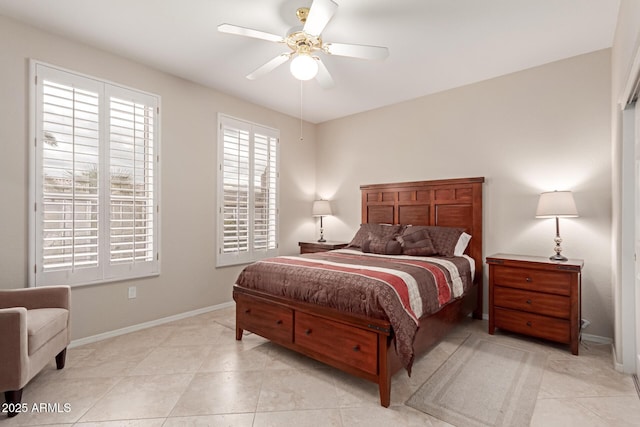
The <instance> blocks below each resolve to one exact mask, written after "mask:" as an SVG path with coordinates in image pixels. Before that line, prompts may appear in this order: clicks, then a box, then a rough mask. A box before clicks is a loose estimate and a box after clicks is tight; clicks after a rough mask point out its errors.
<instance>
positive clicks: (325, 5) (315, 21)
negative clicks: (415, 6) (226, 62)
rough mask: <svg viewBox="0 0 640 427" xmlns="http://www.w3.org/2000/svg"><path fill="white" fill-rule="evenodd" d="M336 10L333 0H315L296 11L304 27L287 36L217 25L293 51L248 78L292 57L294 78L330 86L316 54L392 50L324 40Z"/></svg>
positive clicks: (365, 55)
mask: <svg viewBox="0 0 640 427" xmlns="http://www.w3.org/2000/svg"><path fill="white" fill-rule="evenodd" d="M337 9H338V5H337V4H336V3H335V2H333V1H332V0H314V1H313V3H312V4H311V7H310V8H307V7H301V8H299V9H298V10H297V11H296V16H297V17H298V19H299V20H300V22H301V23H302V26H297V27H293V28H291V29H290V30H289V31H288V32H287V34H286V35H285V36H284V37H282V36H278V35H276V34H271V33H266V32H264V31H259V30H254V29H251V28H245V27H240V26H237V25H232V24H221V25H218V31H220V32H222V33H228V34H236V35H240V36H246V37H253V38H256V39H262V40H268V41H272V42H276V43H283V44H286V45H287V46H288V47H289V49H290V50H291V51H290V52H284V53H281V54H280V55H278V56H276V57H275V58H273V59H271V60H270V61H268V62H267V63H266V64H264V65H262V66H260V67H258V68H257V69H255V70H254V71H253V72H251V73H249V74H248V75H247V78H248V79H250V80H255V79H257V78H258V77H260V76H263V75H265V74H267V73H269V72H270V71H273V70H274V69H276V68H277V67H279V66H280V65H282V64H284V63H285V62H287V61H288V60H289V59H291V64H290V69H291V74H293V76H294V77H295V78H297V79H298V80H310V79H312V78H314V77H315V78H316V80H317V81H318V83H319V84H320V86H321V87H323V88H330V87H332V86H333V84H334V83H333V78H332V77H331V74H330V73H329V70H327V67H326V66H325V65H324V63H323V62H322V60H321V59H320V57H319V56H318V55H317V54H318V53H323V54H327V55H337V56H348V57H352V58H360V59H379V60H381V59H385V58H386V57H387V56H388V55H389V50H388V49H387V48H386V47H381V46H367V45H357V44H345V43H325V42H324V41H323V40H322V37H321V33H322V30H324V28H325V26H326V25H327V24H328V23H329V21H330V20H331V18H332V17H333V15H334V14H335V12H336V10H337Z"/></svg>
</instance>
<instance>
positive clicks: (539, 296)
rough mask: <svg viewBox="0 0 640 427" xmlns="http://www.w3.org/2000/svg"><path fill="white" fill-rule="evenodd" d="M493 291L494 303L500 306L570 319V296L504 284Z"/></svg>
mask: <svg viewBox="0 0 640 427" xmlns="http://www.w3.org/2000/svg"><path fill="white" fill-rule="evenodd" d="M493 292H494V294H493V303H494V304H495V305H496V306H498V307H504V308H512V309H515V310H523V311H528V312H530V313H537V314H542V315H546V316H553V317H558V318H561V319H569V316H570V314H571V299H570V298H569V297H565V296H561V295H552V294H544V293H540V292H532V291H525V290H521V289H514V288H505V287H502V286H496V287H495V288H494V290H493Z"/></svg>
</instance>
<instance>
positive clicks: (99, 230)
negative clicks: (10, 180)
mask: <svg viewBox="0 0 640 427" xmlns="http://www.w3.org/2000/svg"><path fill="white" fill-rule="evenodd" d="M32 74H33V79H32V84H33V98H32V103H33V106H32V112H33V113H32V114H33V116H32V131H33V134H34V138H33V146H32V151H31V198H32V201H33V216H32V218H31V221H30V226H31V234H32V239H30V241H31V247H30V255H31V258H32V259H33V271H32V274H31V285H33V286H45V285H54V284H69V285H78V284H89V283H99V282H106V281H113V280H122V279H129V278H133V277H142V276H148V275H154V274H158V273H159V268H160V266H159V204H158V198H157V195H158V194H159V175H158V172H159V160H160V158H159V132H158V130H159V102H160V100H159V97H157V96H155V95H150V94H147V93H143V92H139V91H135V90H131V89H127V88H123V87H120V86H117V85H114V84H111V83H108V82H104V81H100V80H98V79H95V78H91V77H87V76H81V75H78V74H75V73H72V72H68V71H64V70H61V69H57V68H55V67H51V66H49V65H45V64H42V63H39V62H33V63H32Z"/></svg>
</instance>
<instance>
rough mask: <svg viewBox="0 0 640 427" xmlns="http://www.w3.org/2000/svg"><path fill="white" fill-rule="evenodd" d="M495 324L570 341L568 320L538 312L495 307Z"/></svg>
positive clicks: (555, 339)
mask: <svg viewBox="0 0 640 427" xmlns="http://www.w3.org/2000/svg"><path fill="white" fill-rule="evenodd" d="M495 326H496V327H498V328H502V329H506V330H509V331H512V332H518V333H521V334H527V335H530V336H533V337H538V338H545V339H548V340H551V341H557V342H562V343H566V342H569V341H570V331H571V325H570V323H569V321H568V320H562V319H556V318H553V317H546V316H541V315H539V314H533V313H525V312H522V311H513V310H509V309H504V308H498V307H496V308H495Z"/></svg>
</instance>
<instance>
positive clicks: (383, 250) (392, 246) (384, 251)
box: [362, 233, 402, 255]
mask: <svg viewBox="0 0 640 427" xmlns="http://www.w3.org/2000/svg"><path fill="white" fill-rule="evenodd" d="M362 252H369V253H373V254H381V255H400V254H401V253H402V246H400V242H399V241H398V240H396V238H395V237H379V236H374V235H373V234H372V233H369V238H368V239H367V240H365V241H364V243H363V244H362Z"/></svg>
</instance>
